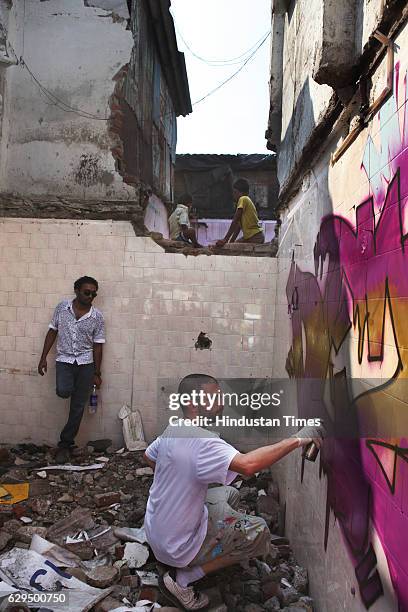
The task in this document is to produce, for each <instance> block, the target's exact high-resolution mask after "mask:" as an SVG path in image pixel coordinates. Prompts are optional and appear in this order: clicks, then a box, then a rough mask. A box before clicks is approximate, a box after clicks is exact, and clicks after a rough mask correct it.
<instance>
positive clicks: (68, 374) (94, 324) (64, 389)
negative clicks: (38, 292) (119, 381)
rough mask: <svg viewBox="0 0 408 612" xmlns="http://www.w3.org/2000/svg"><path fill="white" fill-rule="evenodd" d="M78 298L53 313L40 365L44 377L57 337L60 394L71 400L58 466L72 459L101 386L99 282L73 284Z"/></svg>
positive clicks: (102, 339)
mask: <svg viewBox="0 0 408 612" xmlns="http://www.w3.org/2000/svg"><path fill="white" fill-rule="evenodd" d="M74 291H75V295H76V297H75V298H74V299H73V300H64V301H62V302H60V303H59V304H58V306H57V307H56V309H55V311H54V315H53V317H52V320H51V323H50V324H49V330H48V332H47V335H46V337H45V341H44V348H43V352H42V355H41V359H40V362H39V364H38V372H39V374H41V376H44V373H45V372H46V371H47V355H48V353H49V351H50V349H51V347H52V345H53V344H54V342H55V338H56V337H57V336H58V341H57V358H56V382H57V395H58V397H62V398H68V397H70V398H71V403H70V408H69V417H68V421H67V423H66V425H65V427H64V429H63V430H62V432H61V436H60V441H59V443H58V446H59V449H58V451H57V454H56V460H57V462H58V463H64V462H65V461H68V460H69V457H70V452H69V451H70V449H71V448H72V447H73V446H74V440H75V436H76V435H77V433H78V430H79V426H80V424H81V420H82V415H83V412H84V408H85V404H86V402H87V399H88V397H89V393H90V390H91V387H92V385H96V386H97V388H99V387H100V386H101V384H102V379H101V364H102V345H103V344H104V342H105V328H104V320H103V316H102V313H101V312H100V311H99V310H97V309H96V308H94V307H93V306H92V302H93V300H94V299H95V298H96V296H97V291H98V282H97V281H96V280H95V279H94V278H91V277H90V276H82V277H81V278H79V279H78V280H77V281H75V283H74Z"/></svg>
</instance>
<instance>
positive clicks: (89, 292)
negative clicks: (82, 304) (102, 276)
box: [82, 289, 98, 298]
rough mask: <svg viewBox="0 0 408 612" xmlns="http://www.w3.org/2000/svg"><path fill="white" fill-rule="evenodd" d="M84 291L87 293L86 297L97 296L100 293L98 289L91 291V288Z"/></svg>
mask: <svg viewBox="0 0 408 612" xmlns="http://www.w3.org/2000/svg"><path fill="white" fill-rule="evenodd" d="M82 293H83V294H84V295H86V297H90V296H91V295H92V297H94V298H95V297H96V296H97V295H98V294H97V292H96V291H89V289H84V291H82Z"/></svg>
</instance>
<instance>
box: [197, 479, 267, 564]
mask: <svg viewBox="0 0 408 612" xmlns="http://www.w3.org/2000/svg"><path fill="white" fill-rule="evenodd" d="M239 501H240V497H239V492H238V491H237V489H235V488H234V487H216V488H214V489H209V491H208V493H207V499H206V506H207V509H208V527H207V535H206V537H205V540H204V542H203V544H202V546H201V548H200V550H199V552H198V554H197V555H196V556H195V558H194V559H193V560H192V561H191V563H189V565H190V566H195V565H204V563H207V562H208V561H213V560H214V559H217V558H219V557H229V558H230V559H231V561H232V562H233V563H239V562H240V561H243V560H248V559H253V558H255V557H263V556H265V555H267V554H268V553H269V549H270V541H271V534H270V532H269V529H268V527H267V525H266V523H265V521H264V520H263V519H262V518H259V517H258V516H252V515H250V514H244V513H242V512H239V511H238V506H239Z"/></svg>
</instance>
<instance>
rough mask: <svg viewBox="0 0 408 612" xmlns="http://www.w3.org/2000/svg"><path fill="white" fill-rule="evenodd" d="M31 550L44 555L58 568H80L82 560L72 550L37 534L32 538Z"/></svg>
mask: <svg viewBox="0 0 408 612" xmlns="http://www.w3.org/2000/svg"><path fill="white" fill-rule="evenodd" d="M30 550H33V551H34V552H36V553H38V554H39V555H42V556H43V557H44V558H45V559H48V560H49V561H52V562H53V563H55V565H58V567H80V566H81V559H80V558H79V557H78V556H77V555H74V553H72V552H71V551H70V550H68V549H66V548H62V547H61V546H58V544H53V543H52V542H48V540H45V539H44V538H42V537H41V536H39V535H38V534H37V533H35V534H34V535H33V537H32V540H31V544H30Z"/></svg>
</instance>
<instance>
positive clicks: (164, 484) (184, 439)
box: [145, 426, 238, 567]
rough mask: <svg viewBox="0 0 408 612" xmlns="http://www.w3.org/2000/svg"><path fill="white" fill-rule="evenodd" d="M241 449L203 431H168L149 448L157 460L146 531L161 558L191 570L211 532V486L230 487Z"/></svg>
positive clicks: (165, 561) (174, 565)
mask: <svg viewBox="0 0 408 612" xmlns="http://www.w3.org/2000/svg"><path fill="white" fill-rule="evenodd" d="M237 453H238V451H237V450H236V449H235V448H234V447H233V446H231V445H230V444H228V443H227V442H225V441H224V440H221V439H220V438H219V437H218V435H217V434H215V433H212V432H209V431H207V430H205V429H202V428H200V427H170V426H169V427H167V429H166V430H165V431H164V433H163V434H162V435H161V436H160V437H159V438H156V440H155V441H154V442H152V444H151V445H150V446H149V447H148V448H147V450H146V455H147V456H148V457H149V459H151V460H152V461H155V462H156V468H155V472H154V480H153V484H152V487H151V489H150V495H149V500H148V502H147V508H146V516H145V529H146V536H147V541H148V542H149V545H150V547H151V549H152V550H153V552H154V554H155V557H156V559H158V560H159V561H161V562H162V563H166V564H167V565H170V566H172V567H186V566H187V565H188V564H189V563H190V562H191V561H192V560H193V559H194V557H195V556H196V555H197V553H198V551H199V550H200V548H201V545H202V543H203V541H204V538H205V536H206V533H207V522H208V512H207V508H206V506H205V499H206V495H207V490H208V485H209V484H212V483H218V484H222V485H227V484H230V483H231V482H232V481H233V480H234V478H235V477H236V475H237V474H236V473H235V472H232V471H230V470H229V466H230V463H231V461H232V460H233V458H234V457H235V455H236V454H237Z"/></svg>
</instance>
